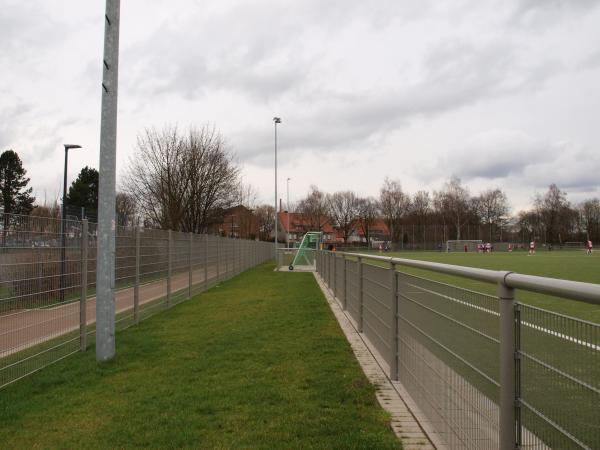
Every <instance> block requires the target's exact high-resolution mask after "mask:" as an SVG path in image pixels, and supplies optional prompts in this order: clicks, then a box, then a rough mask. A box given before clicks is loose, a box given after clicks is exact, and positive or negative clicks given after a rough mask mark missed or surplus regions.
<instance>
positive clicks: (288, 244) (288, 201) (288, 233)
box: [285, 178, 291, 248]
mask: <svg viewBox="0 0 600 450" xmlns="http://www.w3.org/2000/svg"><path fill="white" fill-rule="evenodd" d="M290 180H291V178H288V179H287V233H286V234H285V246H286V247H287V248H290Z"/></svg>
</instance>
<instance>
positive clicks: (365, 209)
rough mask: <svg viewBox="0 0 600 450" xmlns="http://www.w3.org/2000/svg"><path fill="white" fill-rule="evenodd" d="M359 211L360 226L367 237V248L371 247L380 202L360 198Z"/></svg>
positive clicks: (370, 198) (371, 198) (368, 198)
mask: <svg viewBox="0 0 600 450" xmlns="http://www.w3.org/2000/svg"><path fill="white" fill-rule="evenodd" d="M357 209H358V211H357V216H358V226H359V227H360V229H361V231H362V232H363V235H364V236H365V239H366V241H367V247H370V246H371V228H372V227H373V225H374V224H375V221H376V220H377V217H379V202H377V200H376V199H375V198H373V197H365V198H359V199H358V204H357Z"/></svg>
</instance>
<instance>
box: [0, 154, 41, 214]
mask: <svg viewBox="0 0 600 450" xmlns="http://www.w3.org/2000/svg"><path fill="white" fill-rule="evenodd" d="M26 174H27V171H26V170H25V169H24V168H23V163H22V162H21V158H19V155H17V153H16V152H14V151H12V150H6V151H5V152H4V153H2V155H0V192H1V193H2V196H1V197H0V206H2V207H3V208H4V213H5V222H6V221H7V220H8V218H7V216H6V214H29V213H30V212H31V210H32V209H33V202H34V201H35V197H32V196H31V192H32V190H33V188H27V184H28V183H29V178H27V177H26V176H25V175H26Z"/></svg>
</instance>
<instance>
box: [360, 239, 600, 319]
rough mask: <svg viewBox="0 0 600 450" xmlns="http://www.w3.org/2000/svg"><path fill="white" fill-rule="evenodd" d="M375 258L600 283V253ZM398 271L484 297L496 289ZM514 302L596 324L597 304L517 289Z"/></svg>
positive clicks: (405, 269) (599, 315)
mask: <svg viewBox="0 0 600 450" xmlns="http://www.w3.org/2000/svg"><path fill="white" fill-rule="evenodd" d="M369 253H370V254H373V255H378V256H394V257H398V258H408V259H419V260H423V261H433V262H439V263H444V264H455V265H459V266H468V267H479V268H482V269H491V270H508V271H512V272H518V273H523V274H528V275H538V276H542V277H551V278H562V279H565V280H573V281H584V282H587V283H598V284H600V253H597V252H595V253H593V254H592V255H587V254H586V252H585V251H584V250H560V251H558V250H557V251H546V250H539V251H537V252H536V254H535V255H531V256H530V255H528V253H527V252H526V251H523V250H516V251H514V252H510V253H509V252H505V251H504V252H493V253H475V252H466V253H465V252H450V253H445V252H369ZM398 270H400V271H402V272H407V273H411V274H414V275H419V276H423V277H426V278H430V279H434V280H437V281H441V282H444V283H448V284H452V285H455V286H460V287H463V288H465V289H471V290H474V291H478V292H483V293H487V294H492V295H493V294H495V292H496V286H494V285H492V284H489V283H483V282H479V281H474V280H469V279H466V278H461V277H455V276H451V275H445V274H440V273H434V272H431V271H425V270H418V269H412V268H408V267H403V266H398ZM517 300H518V301H520V302H522V303H526V304H529V305H533V306H537V307H539V308H544V309H548V310H551V311H556V312H559V313H561V314H566V315H568V316H572V317H578V318H580V319H584V320H589V321H591V322H596V323H600V305H592V304H588V303H583V302H579V301H573V300H566V299H562V298H557V297H551V296H548V295H544V294H537V293H534V292H527V291H523V290H517Z"/></svg>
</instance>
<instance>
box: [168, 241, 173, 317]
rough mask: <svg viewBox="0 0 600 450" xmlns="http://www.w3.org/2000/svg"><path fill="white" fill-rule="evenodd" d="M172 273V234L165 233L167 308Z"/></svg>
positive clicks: (169, 298)
mask: <svg viewBox="0 0 600 450" xmlns="http://www.w3.org/2000/svg"><path fill="white" fill-rule="evenodd" d="M172 271H173V233H172V231H171V230H168V232H167V307H169V306H171V274H172Z"/></svg>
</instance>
